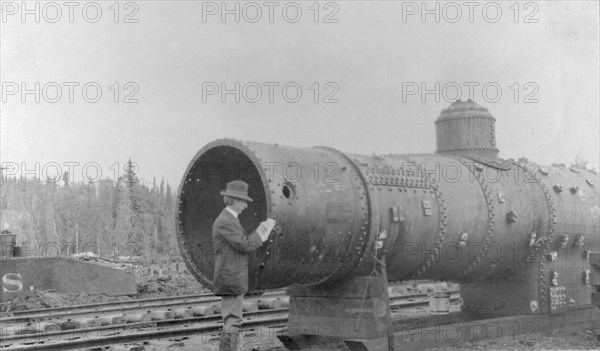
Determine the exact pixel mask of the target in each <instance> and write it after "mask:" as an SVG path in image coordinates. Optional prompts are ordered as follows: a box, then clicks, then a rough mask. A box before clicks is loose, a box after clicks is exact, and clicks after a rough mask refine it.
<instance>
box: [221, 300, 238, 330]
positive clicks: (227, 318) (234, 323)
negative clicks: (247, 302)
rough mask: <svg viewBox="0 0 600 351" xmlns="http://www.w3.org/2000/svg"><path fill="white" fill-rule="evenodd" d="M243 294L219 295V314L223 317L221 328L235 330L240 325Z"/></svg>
mask: <svg viewBox="0 0 600 351" xmlns="http://www.w3.org/2000/svg"><path fill="white" fill-rule="evenodd" d="M243 302H244V295H223V296H221V316H222V317H223V330H224V331H226V332H237V331H239V330H240V328H241V327H242V320H243V319H242V317H243V314H242V307H243Z"/></svg>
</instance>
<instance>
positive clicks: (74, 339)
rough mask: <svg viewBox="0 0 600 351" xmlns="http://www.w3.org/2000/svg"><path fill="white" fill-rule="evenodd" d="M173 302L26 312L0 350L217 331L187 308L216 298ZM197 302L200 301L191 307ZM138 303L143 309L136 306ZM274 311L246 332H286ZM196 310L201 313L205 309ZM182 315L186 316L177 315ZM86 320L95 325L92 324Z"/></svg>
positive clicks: (282, 316)
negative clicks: (283, 330) (269, 330)
mask: <svg viewBox="0 0 600 351" xmlns="http://www.w3.org/2000/svg"><path fill="white" fill-rule="evenodd" d="M281 292H282V291H281ZM281 292H279V291H273V292H269V293H267V294H264V295H262V296H260V298H261V299H263V300H265V301H266V299H267V298H270V299H274V300H277V299H280V300H282V301H284V299H283V298H282V296H281V295H282V294H281ZM452 293H453V296H452V300H454V301H457V300H458V299H459V297H458V295H456V294H455V293H456V292H452ZM177 300H178V299H177V298H168V299H150V300H142V301H136V302H134V301H128V302H127V308H129V310H127V312H130V313H123V312H124V311H126V310H124V309H123V308H122V307H123V306H122V305H121V309H120V310H119V312H120V314H119V315H118V316H112V314H113V313H114V312H115V308H119V304H117V303H108V304H99V305H87V306H75V307H74V308H70V309H69V308H59V309H46V310H37V311H24V312H23V313H17V314H16V315H13V316H11V317H5V318H1V319H0V328H1V329H0V350H10V351H13V350H66V349H75V348H86V347H99V346H105V345H112V344H123V343H131V342H140V341H146V340H152V339H163V338H170V337H180V336H191V335H199V334H210V333H213V332H217V331H219V330H220V328H221V315H220V314H218V313H215V312H218V311H216V310H213V311H212V313H213V314H205V315H196V314H195V313H193V312H191V311H192V310H193V309H194V307H191V306H189V304H190V303H195V304H210V303H211V302H214V301H219V300H218V298H215V297H214V296H212V297H211V296H209V295H195V296H192V297H191V296H185V297H179V300H180V301H179V302H181V304H179V305H178V304H177V302H178V301H177ZM196 300H198V301H197V302H193V301H196ZM161 302H163V304H162V305H160V306H159V307H160V309H158V310H153V311H147V312H145V314H146V318H144V317H143V315H144V314H143V313H142V314H140V313H131V312H137V311H138V310H139V309H140V308H143V309H148V308H149V306H156V304H157V303H161ZM390 302H391V305H390V308H391V309H392V310H398V309H403V308H410V307H418V306H426V305H427V304H428V299H427V294H414V295H404V296H391V297H390ZM136 303H137V304H143V306H141V307H140V306H135V304H136ZM164 303H169V304H170V305H169V306H170V307H171V309H170V310H168V309H165V307H169V306H165V304H164ZM245 303H249V304H252V305H253V306H255V301H254V300H253V299H248V301H246V302H245ZM181 306H184V307H181ZM185 306H187V307H185ZM264 306H266V305H264ZM274 306H275V307H276V308H270V309H258V308H255V309H252V310H249V311H246V312H245V313H244V318H245V321H244V328H246V329H248V328H257V327H267V328H270V329H271V330H272V331H273V332H275V331H276V330H278V329H282V328H284V327H285V326H286V325H287V324H286V323H287V311H288V309H287V308H286V307H279V306H278V305H277V304H275V305H274ZM196 307H197V308H199V310H201V309H202V307H203V306H196ZM91 309H95V310H94V313H95V315H94V316H93V317H92V316H91V315H90V310H91ZM182 309H184V310H188V311H189V312H188V313H187V314H186V313H177V312H176V311H181V310H182ZM26 312H34V313H26ZM53 312H54V313H53ZM141 315H142V316H141ZM111 316H112V317H111ZM109 317H110V318H109ZM148 317H149V318H148ZM86 320H87V321H86ZM90 320H91V321H93V323H90Z"/></svg>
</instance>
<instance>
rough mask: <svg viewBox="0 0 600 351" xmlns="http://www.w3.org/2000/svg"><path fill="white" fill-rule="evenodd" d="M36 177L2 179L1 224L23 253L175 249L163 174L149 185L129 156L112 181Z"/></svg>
mask: <svg viewBox="0 0 600 351" xmlns="http://www.w3.org/2000/svg"><path fill="white" fill-rule="evenodd" d="M69 179H70V178H69V174H68V173H65V174H63V176H62V179H61V180H60V181H48V180H46V181H45V182H39V181H38V182H36V181H27V179H19V178H16V177H6V178H4V177H3V178H2V184H1V186H0V215H1V223H0V226H1V228H2V229H8V230H10V232H12V233H14V234H17V243H18V244H20V245H21V247H22V250H24V251H26V252H25V254H27V253H29V254H31V253H33V252H35V254H37V255H44V254H47V255H57V254H58V251H60V254H62V255H67V256H68V255H72V254H76V253H83V252H93V253H94V254H96V255H99V256H102V257H105V258H110V259H114V258H115V256H133V255H135V256H142V257H144V258H145V259H146V260H148V261H150V260H152V259H154V258H156V257H157V256H158V255H171V254H176V255H177V254H178V249H177V241H176V238H175V200H174V195H173V191H172V189H171V186H170V185H169V184H168V183H166V182H165V181H164V179H162V180H161V181H160V183H157V181H156V179H154V180H153V182H152V185H151V186H148V185H145V184H143V183H142V182H140V180H139V179H138V177H137V176H136V175H135V168H134V164H133V162H131V160H129V161H128V163H127V164H126V166H125V172H124V174H123V175H122V176H121V177H120V178H119V179H116V180H113V179H108V178H105V179H101V180H98V181H95V182H84V181H79V182H73V181H69Z"/></svg>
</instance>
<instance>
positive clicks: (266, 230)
mask: <svg viewBox="0 0 600 351" xmlns="http://www.w3.org/2000/svg"><path fill="white" fill-rule="evenodd" d="M275 223H276V222H275V220H274V219H271V218H268V219H267V220H266V221H264V222H260V224H259V225H258V228H256V232H257V233H258V235H260V239H261V240H262V241H263V243H264V242H265V241H267V239H268V238H269V235H270V234H271V230H273V227H275Z"/></svg>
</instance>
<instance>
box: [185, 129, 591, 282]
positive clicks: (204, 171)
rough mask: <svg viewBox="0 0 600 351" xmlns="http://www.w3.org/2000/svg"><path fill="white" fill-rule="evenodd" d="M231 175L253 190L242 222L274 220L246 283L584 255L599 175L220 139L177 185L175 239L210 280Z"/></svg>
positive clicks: (442, 272)
mask: <svg viewBox="0 0 600 351" xmlns="http://www.w3.org/2000/svg"><path fill="white" fill-rule="evenodd" d="M236 179H241V180H243V181H245V182H247V183H248V184H249V185H250V189H249V196H250V197H251V198H253V199H254V202H252V203H250V204H249V207H248V209H246V210H245V211H244V212H243V213H242V215H241V216H240V221H241V223H242V225H243V226H244V227H245V228H246V230H247V231H248V232H250V231H252V230H254V229H255V228H256V226H257V225H258V223H259V222H260V221H263V220H265V219H266V218H267V217H271V218H275V219H276V220H277V227H276V229H275V230H274V232H273V233H272V234H271V236H270V238H269V240H268V242H267V243H265V245H263V247H262V248H260V249H259V250H257V251H255V252H254V254H253V256H252V259H251V263H250V268H249V270H250V272H249V273H250V275H249V276H250V279H249V282H250V289H262V288H280V287H284V286H288V285H292V284H301V285H317V284H327V283H335V282H336V281H340V280H344V279H346V278H348V277H351V276H360V275H369V274H370V272H371V271H372V270H373V267H374V257H377V256H380V255H381V253H383V252H384V251H385V252H387V254H386V260H387V267H388V269H387V274H388V279H389V280H390V281H398V280H407V279H440V280H451V281H456V282H477V281H482V280H486V279H488V280H489V279H492V278H494V277H507V276H511V275H515V274H518V272H520V271H523V270H524V269H525V268H526V267H527V265H529V264H531V262H528V261H527V260H528V255H529V256H535V257H540V256H541V255H547V254H549V253H552V252H554V251H557V252H558V254H560V255H561V256H562V255H572V256H573V257H582V256H581V255H582V252H583V250H584V249H585V246H598V244H599V240H598V212H599V210H598V190H597V188H596V184H598V179H597V175H595V174H592V173H590V172H587V171H584V170H581V171H576V172H575V171H571V170H569V169H567V168H564V167H546V168H542V167H538V166H536V165H535V164H517V163H508V162H502V161H499V160H490V159H483V158H482V159H475V158H465V157H462V156H459V155H456V154H451V153H447V154H420V155H389V156H381V157H379V156H365V155H351V154H344V153H342V152H339V151H337V150H334V149H331V148H325V147H315V148H295V147H287V146H281V145H276V144H275V145H271V144H263V143H254V142H242V141H235V140H230V139H222V140H217V141H214V142H212V143H210V144H208V145H206V146H205V147H203V148H202V149H201V150H200V151H199V152H198V153H197V154H196V155H195V156H194V158H193V159H192V161H191V162H190V164H189V166H188V168H187V170H186V172H185V177H184V179H183V181H182V183H181V185H180V189H179V215H178V218H177V222H178V225H177V227H178V228H177V232H178V239H179V242H180V248H181V250H182V253H183V256H184V258H185V260H186V262H187V265H188V268H189V269H190V270H191V272H192V273H193V274H194V275H195V276H196V277H197V278H198V279H199V280H200V281H201V282H202V283H204V284H207V285H209V286H210V285H211V282H212V277H213V269H214V254H213V247H212V239H211V234H212V233H211V227H212V222H213V221H214V219H215V218H216V217H217V215H218V214H219V212H220V211H221V210H222V209H223V208H224V206H225V205H224V203H223V201H222V197H221V196H220V195H219V192H220V191H222V190H223V189H225V187H226V184H227V182H229V181H232V180H236ZM559 190H560V191H559ZM563 228H568V231H567V230H566V229H563ZM561 240H562V241H565V240H566V241H568V245H566V246H565V245H563V243H562V242H561ZM576 240H580V241H581V242H582V245H578V244H576V243H575V241H576ZM560 250H562V251H560ZM559 251H560V252H559ZM578 279H579V280H580V277H579V278H578Z"/></svg>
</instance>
